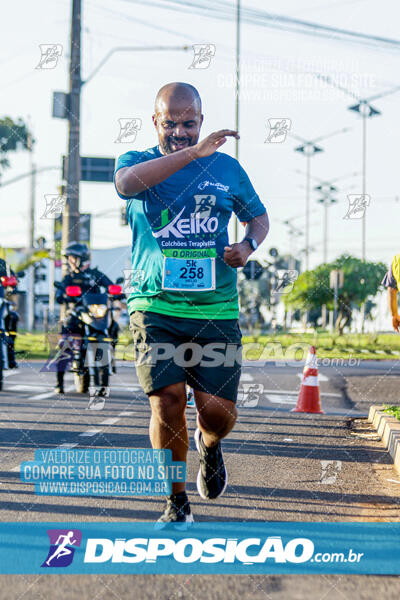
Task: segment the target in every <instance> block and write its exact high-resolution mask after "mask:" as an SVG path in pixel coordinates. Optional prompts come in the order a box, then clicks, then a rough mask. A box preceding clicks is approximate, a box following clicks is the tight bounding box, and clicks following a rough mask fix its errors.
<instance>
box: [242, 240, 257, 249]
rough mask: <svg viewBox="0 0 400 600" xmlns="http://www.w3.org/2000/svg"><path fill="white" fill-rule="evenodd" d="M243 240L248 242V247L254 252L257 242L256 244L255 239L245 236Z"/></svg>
mask: <svg viewBox="0 0 400 600" xmlns="http://www.w3.org/2000/svg"><path fill="white" fill-rule="evenodd" d="M243 241H244V242H249V244H250V248H251V249H252V250H253V252H254V250H257V248H258V244H257V242H256V240H254V239H253V238H250V237H246V238H244V240H243Z"/></svg>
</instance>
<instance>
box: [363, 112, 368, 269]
mask: <svg viewBox="0 0 400 600" xmlns="http://www.w3.org/2000/svg"><path fill="white" fill-rule="evenodd" d="M367 118H368V116H367V114H366V111H363V115H362V121H363V126H362V195H363V198H365V195H366V193H367V191H366V190H367ZM366 219H367V211H366V210H364V214H363V218H362V251H361V257H362V259H363V260H366Z"/></svg>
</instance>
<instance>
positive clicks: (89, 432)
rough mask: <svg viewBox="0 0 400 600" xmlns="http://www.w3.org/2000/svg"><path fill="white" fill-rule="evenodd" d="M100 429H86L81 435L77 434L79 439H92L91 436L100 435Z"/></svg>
mask: <svg viewBox="0 0 400 600" xmlns="http://www.w3.org/2000/svg"><path fill="white" fill-rule="evenodd" d="M100 431H101V429H87V430H86V431H84V432H83V433H80V434H79V437H92V436H93V435H97V434H98V433H100Z"/></svg>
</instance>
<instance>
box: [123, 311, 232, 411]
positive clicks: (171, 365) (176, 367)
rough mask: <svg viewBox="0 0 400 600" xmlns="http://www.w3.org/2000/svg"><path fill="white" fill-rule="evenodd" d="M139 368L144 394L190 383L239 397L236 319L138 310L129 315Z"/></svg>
mask: <svg viewBox="0 0 400 600" xmlns="http://www.w3.org/2000/svg"><path fill="white" fill-rule="evenodd" d="M130 329H131V331H132V336H133V341H134V350H135V357H134V358H135V365H136V372H137V375H138V378H139V382H140V385H141V386H142V387H143V390H144V391H145V393H146V394H150V392H154V391H156V390H159V389H160V388H163V387H165V386H167V385H172V384H174V383H179V382H187V383H188V384H189V385H190V386H191V387H192V388H193V389H195V390H200V391H202V392H207V393H208V394H212V395H214V396H219V397H220V398H225V399H227V400H231V401H232V402H236V399H237V392H238V387H239V379H240V372H241V353H242V345H241V337H242V334H241V331H240V328H239V324H238V321H237V320H236V319H226V320H224V319H215V320H206V319H204V320H203V319H186V318H181V317H172V316H169V315H162V314H160V313H155V312H150V311H146V312H141V311H135V312H134V313H132V315H131V318H130Z"/></svg>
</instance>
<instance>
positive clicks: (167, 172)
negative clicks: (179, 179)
mask: <svg viewBox="0 0 400 600" xmlns="http://www.w3.org/2000/svg"><path fill="white" fill-rule="evenodd" d="M227 136H233V137H235V138H239V134H238V133H237V131H232V130H231V129H221V131H216V132H214V133H211V134H210V135H209V136H207V137H206V138H205V139H204V140H202V141H201V142H198V143H197V144H195V145H194V146H189V147H188V148H184V149H183V150H178V151H177V152H173V153H172V154H167V155H165V156H161V157H160V158H153V159H152V160H148V161H145V162H142V163H139V164H137V165H133V166H132V167H122V169H119V170H118V171H117V173H116V175H115V185H116V187H117V190H118V192H119V193H120V194H122V195H123V196H127V197H128V198H130V197H132V196H135V195H137V194H139V193H140V192H143V191H144V190H147V189H149V188H151V187H154V186H155V185H157V184H158V183H161V182H162V181H165V179H168V177H170V176H171V175H173V174H174V173H176V172H177V171H179V170H180V169H182V168H183V167H185V166H186V165H188V164H189V163H190V162H192V160H196V159H198V158H203V157H204V156H210V155H211V154H213V153H214V152H215V151H216V150H218V148H219V147H220V146H222V144H225V142H226V138H227Z"/></svg>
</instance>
